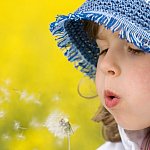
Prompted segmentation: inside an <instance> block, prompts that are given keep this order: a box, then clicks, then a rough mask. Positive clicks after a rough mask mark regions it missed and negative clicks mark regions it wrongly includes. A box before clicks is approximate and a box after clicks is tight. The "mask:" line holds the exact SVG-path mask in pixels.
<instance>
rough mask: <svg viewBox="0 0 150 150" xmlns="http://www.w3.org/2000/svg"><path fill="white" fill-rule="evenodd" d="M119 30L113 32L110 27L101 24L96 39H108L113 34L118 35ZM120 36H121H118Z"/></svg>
mask: <svg viewBox="0 0 150 150" xmlns="http://www.w3.org/2000/svg"><path fill="white" fill-rule="evenodd" d="M118 34H119V32H114V33H113V32H112V31H111V30H109V29H106V28H105V27H104V26H103V25H100V26H99V29H98V33H97V35H96V39H100V40H106V39H108V38H110V37H112V36H115V37H118ZM118 38H119V37H118Z"/></svg>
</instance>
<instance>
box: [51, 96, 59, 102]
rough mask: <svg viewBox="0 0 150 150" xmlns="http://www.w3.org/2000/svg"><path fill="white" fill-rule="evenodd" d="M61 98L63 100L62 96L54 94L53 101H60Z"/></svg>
mask: <svg viewBox="0 0 150 150" xmlns="http://www.w3.org/2000/svg"><path fill="white" fill-rule="evenodd" d="M60 100H61V98H60V96H59V95H54V96H53V97H52V101H55V102H58V101H60Z"/></svg>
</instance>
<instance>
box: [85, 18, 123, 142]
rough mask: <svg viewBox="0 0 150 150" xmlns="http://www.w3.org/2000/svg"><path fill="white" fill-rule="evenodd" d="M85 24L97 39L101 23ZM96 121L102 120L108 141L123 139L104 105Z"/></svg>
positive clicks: (86, 29) (88, 32)
mask: <svg viewBox="0 0 150 150" xmlns="http://www.w3.org/2000/svg"><path fill="white" fill-rule="evenodd" d="M82 22H83V24H84V30H85V32H87V35H88V36H89V38H90V39H91V38H92V39H96V36H97V33H98V29H99V24H97V23H95V22H92V21H86V20H84V21H82ZM93 120H94V121H95V122H98V123H99V122H102V124H103V126H102V135H103V138H104V139H105V140H106V141H111V142H118V141H121V137H120V134H119V131H118V126H117V123H116V121H115V119H114V117H113V116H112V114H110V113H109V112H108V111H107V109H106V108H104V106H100V107H99V108H98V111H97V112H96V114H95V116H94V117H93Z"/></svg>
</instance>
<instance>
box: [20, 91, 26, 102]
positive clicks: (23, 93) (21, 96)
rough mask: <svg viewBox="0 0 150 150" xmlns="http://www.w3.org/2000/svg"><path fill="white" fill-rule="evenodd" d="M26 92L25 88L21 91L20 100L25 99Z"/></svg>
mask: <svg viewBox="0 0 150 150" xmlns="http://www.w3.org/2000/svg"><path fill="white" fill-rule="evenodd" d="M27 95H28V93H27V92H26V90H24V91H22V92H21V93H20V100H22V99H25V98H26V97H27Z"/></svg>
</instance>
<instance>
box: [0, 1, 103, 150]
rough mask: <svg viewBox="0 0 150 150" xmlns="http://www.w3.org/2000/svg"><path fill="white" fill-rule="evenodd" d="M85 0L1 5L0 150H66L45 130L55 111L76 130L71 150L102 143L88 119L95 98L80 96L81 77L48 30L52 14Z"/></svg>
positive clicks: (64, 144) (96, 102)
mask: <svg viewBox="0 0 150 150" xmlns="http://www.w3.org/2000/svg"><path fill="white" fill-rule="evenodd" d="M83 2H84V0H76V1H72V0H55V1H52V0H43V1H35V0H32V1H31V0H24V1H19V0H14V1H11V0H7V1H1V4H0V13H1V17H0V150H67V139H66V138H64V139H63V140H61V139H59V138H57V137H55V136H54V135H53V134H52V133H51V132H49V131H48V129H47V128H46V127H45V126H43V124H44V122H45V121H46V119H47V117H48V116H49V114H51V113H52V112H53V111H55V110H59V111H60V112H63V113H65V114H67V115H68V116H69V120H70V122H71V123H72V124H76V125H78V126H79V128H78V129H77V131H76V132H74V134H73V135H72V136H71V150H95V149H96V148H97V147H98V146H99V145H100V144H102V143H103V142H104V141H103V139H102V137H101V133H100V127H99V126H100V125H99V124H97V123H95V122H93V121H92V120H91V118H92V117H93V115H94V114H95V112H96V110H97V108H98V106H99V99H98V98H95V99H92V100H87V99H84V98H82V97H80V96H79V94H78V92H77V86H78V84H79V81H80V79H82V78H83V74H82V73H80V72H79V71H77V70H76V69H74V67H73V64H71V63H70V62H68V61H67V59H66V58H65V57H64V56H63V53H62V51H61V50H60V49H59V48H58V47H57V45H56V41H55V38H54V37H53V36H52V35H51V33H50V31H49V24H50V22H53V21H55V17H56V15H58V14H64V15H65V14H68V13H70V12H74V11H75V10H76V9H77V8H78V7H79V6H80V5H81V4H82V3H83ZM86 88H87V87H86Z"/></svg>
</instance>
